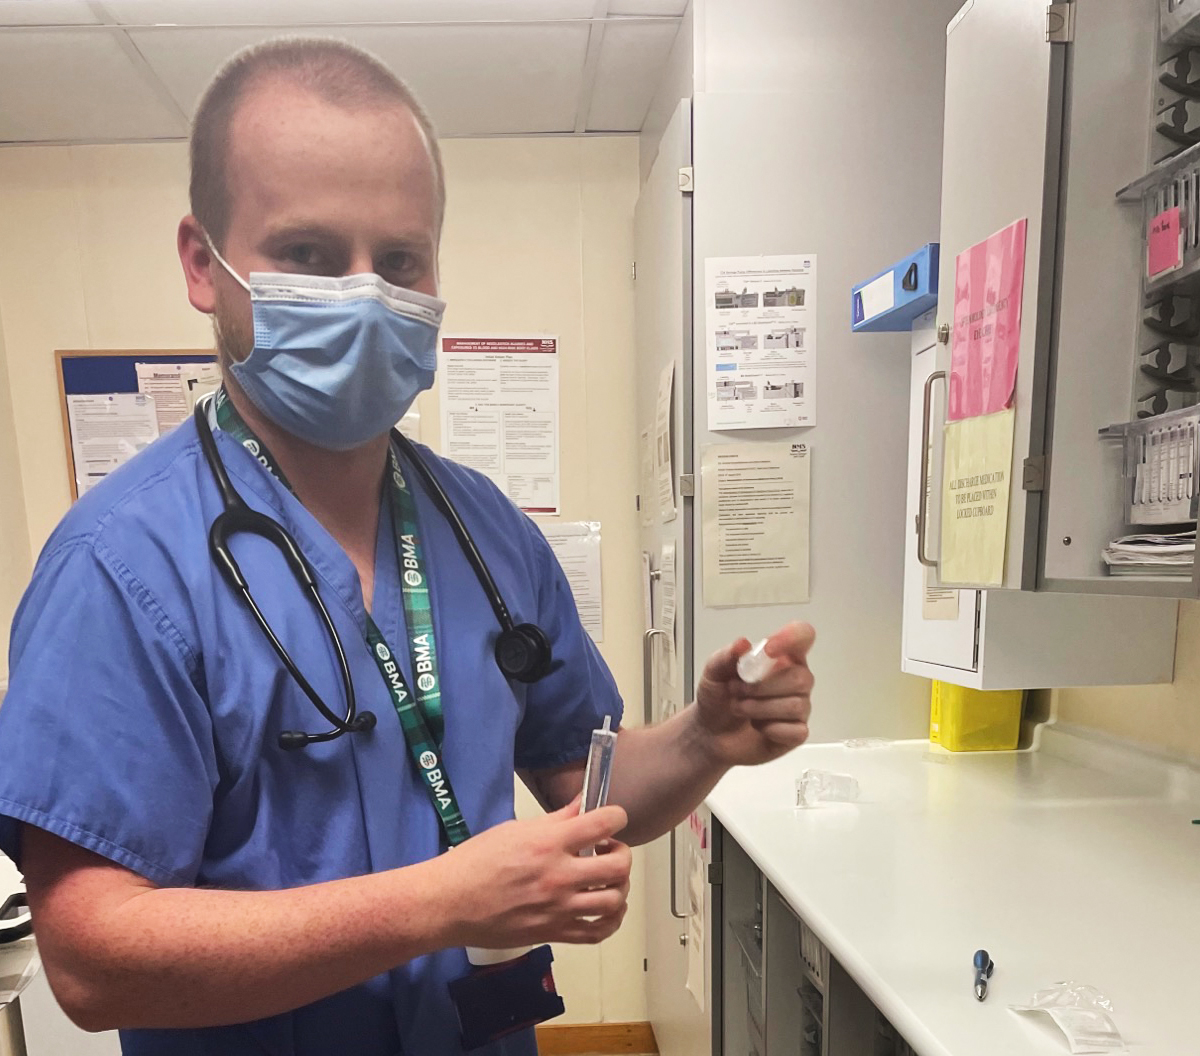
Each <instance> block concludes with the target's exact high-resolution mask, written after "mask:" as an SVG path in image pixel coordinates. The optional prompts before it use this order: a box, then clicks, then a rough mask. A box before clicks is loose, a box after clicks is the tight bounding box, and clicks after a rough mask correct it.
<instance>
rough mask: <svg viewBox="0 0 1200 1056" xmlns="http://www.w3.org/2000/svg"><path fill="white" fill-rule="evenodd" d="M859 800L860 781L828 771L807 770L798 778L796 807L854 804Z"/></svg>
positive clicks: (848, 775) (847, 775)
mask: <svg viewBox="0 0 1200 1056" xmlns="http://www.w3.org/2000/svg"><path fill="white" fill-rule="evenodd" d="M857 799H858V779H857V778H855V777H852V776H851V775H850V774H834V773H830V772H829V771H828V770H805V771H804V773H803V774H801V775H800V776H799V777H798V778H796V806H798V807H815V806H816V805H817V804H818V803H853V802H855V801H856V800H857Z"/></svg>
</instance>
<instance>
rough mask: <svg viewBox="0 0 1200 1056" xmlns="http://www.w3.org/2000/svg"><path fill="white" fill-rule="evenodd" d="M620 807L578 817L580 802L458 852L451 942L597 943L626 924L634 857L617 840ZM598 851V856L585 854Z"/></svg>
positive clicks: (503, 945) (509, 826)
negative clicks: (589, 848)
mask: <svg viewBox="0 0 1200 1056" xmlns="http://www.w3.org/2000/svg"><path fill="white" fill-rule="evenodd" d="M627 823H628V819H627V818H626V815H625V811H624V810H622V809H621V808H620V807H601V808H600V809H599V810H594V811H591V812H590V813H587V814H580V813H579V801H578V800H576V801H575V802H574V803H572V804H570V805H569V806H567V807H564V808H563V809H562V810H558V811H555V812H554V813H553V814H547V815H546V816H545V817H542V818H536V819H533V820H530V821H509V822H506V823H505V824H503V825H497V826H496V827H495V828H492V829H488V830H487V831H485V832H482V833H480V834H479V835H478V836H474V837H472V838H471V839H469V840H467V841H466V842H465V843H462V844H460V845H459V846H458V847H455V848H454V850H452V851H451V852H450V853H449V854H444V855H442V856H441V857H440V858H438V859H437V860H436V861H437V863H438V864H439V865H440V866H443V867H444V873H445V884H446V886H445V892H444V893H445V897H446V898H447V899H448V901H449V909H450V912H451V913H452V914H453V917H454V920H455V922H456V927H455V928H454V930H453V932H452V934H451V935H450V936H449V940H450V944H452V945H457V946H479V947H482V948H484V949H509V948H511V947H515V946H529V945H533V944H535V943H542V942H576V943H594V942H600V940H601V939H606V938H608V937H609V936H610V935H611V934H613V932H615V931H616V930H617V928H619V927H620V926H621V921H622V920H624V919H625V910H626V900H627V899H628V898H629V869H630V866H631V864H632V861H633V856H632V854H631V853H630V850H629V848H628V847H626V846H625V845H624V844H622V843H618V842H616V841H615V840H613V838H612V837H613V836H614V835H615V834H616V833H618V832H620V831H621V830H622V829H623V828H625V826H626V824H627ZM593 846H594V847H596V848H597V851H598V852H599V853H597V854H596V855H595V856H594V857H584V858H581V857H580V856H579V852H580V851H582V850H584V849H586V848H588V847H593Z"/></svg>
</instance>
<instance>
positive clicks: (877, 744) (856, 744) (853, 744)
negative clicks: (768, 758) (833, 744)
mask: <svg viewBox="0 0 1200 1056" xmlns="http://www.w3.org/2000/svg"><path fill="white" fill-rule="evenodd" d="M891 743H892V742H891V741H885V740H884V739H883V738H882V737H851V738H850V740H848V741H842V744H843V745H844V746H845V747H847V748H886V747H888V746H889V745H890V744H891Z"/></svg>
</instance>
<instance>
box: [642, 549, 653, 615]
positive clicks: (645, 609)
mask: <svg viewBox="0 0 1200 1056" xmlns="http://www.w3.org/2000/svg"><path fill="white" fill-rule="evenodd" d="M650 573H651V568H650V555H649V554H648V553H647V552H646V551H645V550H643V551H642V631H643V633H644V632H646V631H648V630H650V628H651V627H653V626H654V579H653V577H652V576H651V574H650Z"/></svg>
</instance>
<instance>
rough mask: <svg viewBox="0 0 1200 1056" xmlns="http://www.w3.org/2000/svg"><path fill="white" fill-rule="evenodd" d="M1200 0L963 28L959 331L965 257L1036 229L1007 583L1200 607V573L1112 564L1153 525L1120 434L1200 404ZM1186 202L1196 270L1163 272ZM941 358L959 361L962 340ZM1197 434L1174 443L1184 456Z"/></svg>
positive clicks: (954, 150) (953, 219)
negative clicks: (1119, 550)
mask: <svg viewBox="0 0 1200 1056" xmlns="http://www.w3.org/2000/svg"><path fill="white" fill-rule="evenodd" d="M1194 2H1195V0H1187V3H1183V2H1181V0H1162V5H1161V6H1162V9H1163V12H1164V14H1163V16H1162V17H1163V21H1162V26H1161V29H1162V34H1161V35H1160V25H1159V11H1158V7H1157V6H1156V5H1155V4H1152V3H1149V2H1138V3H1129V2H1128V0H1071V2H1069V3H1055V4H1052V5H1050V8H1049V11H1048V10H1047V5H1046V3H1045V0H972V2H970V3H968V4H966V5H965V6H964V7H963V9H962V10H961V11H960V13H959V15H958V16H957V17H956V18H955V20H954V21H953V22H952V23H951V25H950V27H949V31H948V35H947V72H946V77H947V80H946V111H945V120H946V124H945V139H944V148H943V151H944V153H943V186H942V217H941V243H942V244H941V253H942V262H943V263H942V280H941V286H940V290H939V310H938V316H937V321H938V323H939V324H946V325H949V326H952V324H953V307H952V306H953V304H954V294H955V290H954V276H955V267H954V262H955V258H956V256H957V255H958V254H959V253H961V252H963V251H964V250H966V249H968V248H969V247H971V246H973V245H975V244H977V243H979V242H981V241H982V240H984V239H986V238H987V237H988V236H990V235H991V234H993V233H994V232H996V231H998V230H1000V229H1002V228H1004V227H1005V226H1007V225H1008V224H1010V223H1012V222H1014V221H1016V220H1019V219H1022V218H1024V219H1026V220H1027V221H1028V226H1027V233H1026V245H1025V272H1024V292H1023V297H1022V315H1021V325H1020V358H1019V367H1018V372H1017V383H1016V391H1015V399H1014V406H1015V411H1016V424H1015V444H1014V453H1013V462H1012V478H1011V479H1012V481H1013V487H1012V491H1011V496H1010V504H1009V521H1008V544H1007V556H1006V561H1005V569H1004V579H1003V586H1004V587H1006V588H1015V589H1021V590H1026V591H1030V590H1045V591H1051V592H1060V593H1066V594H1080V593H1100V594H1110V595H1127V596H1129V595H1132V596H1143V597H1167V598H1171V597H1196V596H1200V578H1198V577H1197V576H1196V574H1195V572H1194V571H1192V570H1188V571H1190V572H1191V574H1190V575H1162V574H1155V575H1141V574H1134V575H1113V574H1112V573H1111V572H1110V569H1109V566H1108V565H1107V564H1106V563H1105V560H1104V558H1103V554H1104V551H1105V548H1106V547H1108V546H1109V544H1110V543H1112V542H1113V541H1114V540H1116V539H1118V538H1120V537H1122V536H1125V535H1128V534H1130V533H1132V532H1135V531H1139V530H1143V529H1141V528H1139V526H1138V525H1137V523H1136V522H1132V521H1131V515H1130V512H1129V508H1128V503H1129V498H1130V489H1131V488H1132V487H1133V478H1132V477H1129V476H1127V474H1126V470H1127V461H1126V454H1125V451H1124V449H1123V446H1122V444H1121V443H1120V442H1116V441H1114V440H1112V439H1105V438H1104V437H1103V436H1102V430H1105V428H1106V427H1108V426H1111V425H1113V424H1114V423H1123V422H1128V421H1131V420H1133V421H1135V420H1138V419H1139V417H1143V418H1144V417H1145V416H1147V415H1153V414H1157V413H1160V412H1163V411H1167V410H1173V409H1175V408H1179V407H1184V406H1187V405H1190V404H1192V403H1194V402H1195V401H1196V400H1198V399H1200V249H1197V248H1196V246H1193V245H1192V243H1191V242H1189V241H1187V239H1188V237H1190V232H1191V230H1192V228H1193V226H1194V225H1195V224H1196V223H1197V220H1198V219H1200V212H1198V209H1197V205H1198V196H1200V171H1196V172H1195V186H1194V187H1193V183H1192V176H1193V173H1192V170H1191V169H1188V168H1187V165H1186V160H1187V159H1186V158H1185V159H1184V162H1182V163H1181V162H1180V161H1179V157H1180V152H1181V151H1183V150H1185V149H1187V143H1189V142H1191V143H1200V110H1197V114H1196V121H1195V125H1194V127H1193V124H1192V120H1191V118H1190V117H1186V116H1184V117H1178V118H1177V115H1181V114H1190V113H1191V111H1192V110H1196V108H1197V107H1200V51H1193V50H1191V45H1190V44H1189V43H1188V42H1187V40H1186V38H1185V37H1180V36H1179V33H1180V31H1179V30H1178V29H1177V28H1175V25H1176V22H1180V23H1182V22H1186V19H1183V18H1182V15H1181V14H1180V10H1181V9H1182V8H1183V7H1186V6H1188V4H1193V5H1194ZM1176 16H1178V17H1176ZM1173 18H1174V21H1172V19H1173ZM1173 34H1174V36H1173ZM1193 62H1194V69H1195V73H1194V75H1193V73H1192V70H1193ZM1173 115H1175V116H1173ZM1176 126H1178V127H1176ZM1196 149H1197V150H1200V147H1197V148H1196ZM1198 160H1200V159H1198ZM1156 166H1157V170H1156ZM1170 166H1175V167H1176V169H1178V170H1179V171H1178V173H1176V174H1175V176H1177V177H1178V178H1174V176H1172V177H1171V178H1168V175H1169V173H1168V169H1169V167H1170ZM1184 170H1186V171H1184ZM1151 171H1157V172H1158V173H1159V174H1160V178H1159V183H1158V184H1157V185H1155V187H1153V188H1151V190H1150V191H1149V192H1148V193H1149V195H1150V197H1149V202H1148V203H1147V201H1146V195H1145V194H1142V193H1140V192H1141V191H1142V190H1144V189H1145V188H1142V187H1137V186H1135V189H1134V191H1133V192H1130V193H1127V194H1126V195H1125V199H1127V200H1122V199H1121V198H1119V197H1118V192H1119V191H1121V190H1122V189H1123V188H1128V187H1129V185H1131V184H1136V181H1138V180H1139V179H1140V178H1142V177H1145V176H1146V174H1147V173H1148V172H1151ZM1155 195H1157V197H1155ZM1128 199H1132V200H1128ZM1174 205H1178V206H1179V207H1180V209H1181V214H1182V221H1181V223H1182V225H1183V231H1182V232H1181V234H1182V236H1183V238H1184V241H1183V242H1182V243H1181V246H1182V251H1183V253H1184V254H1185V255H1187V261H1185V262H1184V263H1185V264H1187V266H1186V267H1184V268H1181V269H1180V270H1178V271H1176V272H1172V273H1168V274H1165V275H1163V276H1159V277H1157V278H1155V279H1154V280H1151V279H1150V278H1149V276H1148V274H1147V246H1146V232H1147V226H1148V223H1147V221H1148V218H1152V217H1153V216H1155V215H1157V214H1158V213H1159V212H1161V211H1162V210H1163V209H1164V208H1166V207H1168V206H1174ZM1197 236H1198V237H1197V244H1200V231H1198V232H1197ZM1193 258H1195V260H1196V261H1197V263H1196V264H1195V265H1194V266H1192V265H1191V264H1188V263H1187V262H1188V261H1191V260H1192V259H1193ZM1169 294H1174V295H1175V299H1174V300H1170V299H1168V295H1169ZM936 360H937V367H938V369H939V370H947V369H948V368H949V364H950V346H949V344H948V343H944V344H941V345H939V346H938V349H937V354H936ZM936 424H937V423H935V428H936ZM1182 435H1183V434H1182V433H1181V432H1180V431H1178V430H1175V431H1172V432H1171V433H1170V437H1171V439H1170V444H1171V445H1172V446H1171V450H1172V452H1173V454H1172V458H1173V459H1174V460H1175V462H1174V463H1173V464H1177V465H1182V463H1183V462H1184V461H1185V456H1184V455H1183V454H1181V453H1180V452H1182V451H1183V450H1184V441H1183V439H1182ZM1187 457H1189V458H1191V459H1192V468H1191V469H1189V470H1188V477H1187V479H1186V480H1185V482H1184V483H1183V484H1179V483H1178V481H1172V482H1171V483H1172V487H1175V486H1178V487H1179V489H1180V490H1181V492H1182V490H1184V489H1186V488H1187V487H1188V486H1189V485H1190V486H1191V487H1193V489H1194V487H1195V485H1194V483H1192V482H1193V481H1194V480H1200V476H1197V473H1196V468H1197V467H1196V465H1195V459H1196V458H1198V457H1200V441H1197V442H1193V443H1192V444H1191V446H1190V447H1188V448H1187ZM1156 480H1157V478H1156ZM939 496H940V489H935V497H934V499H933V502H932V504H931V505H932V509H931V520H932V521H933V522H934V523H936V522H937V521H938V518H939V516H940V511H939V509H938V507H939V506H940V499H939ZM1187 520H1188V519H1186V518H1185V519H1183V521H1182V522H1180V523H1175V524H1174V525H1173V528H1174V529H1176V530H1177V529H1180V528H1183V529H1186V528H1190V527H1194V519H1192V523H1190V524H1189V523H1187ZM1171 527H1172V526H1171V525H1167V526H1166V527H1164V523H1160V524H1158V525H1157V526H1156V527H1155V528H1154V529H1153V530H1155V531H1158V532H1162V531H1166V530H1169V529H1170V528H1171ZM935 552H936V551H935ZM988 604H989V605H990V602H989V603H988ZM1123 680H1124V679H1122V681H1123Z"/></svg>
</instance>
